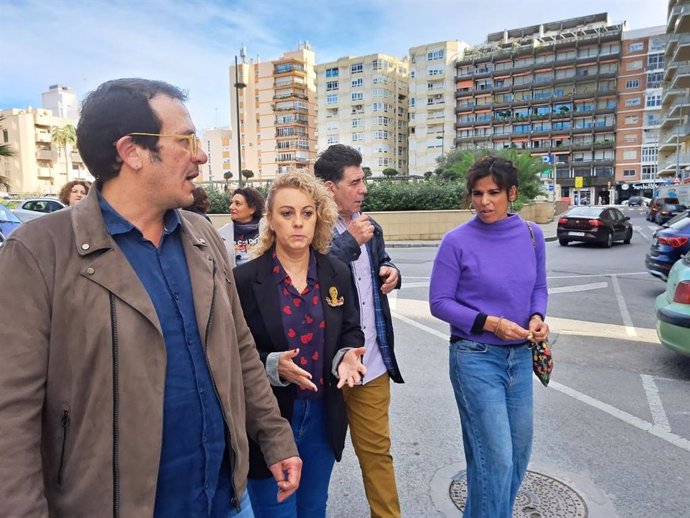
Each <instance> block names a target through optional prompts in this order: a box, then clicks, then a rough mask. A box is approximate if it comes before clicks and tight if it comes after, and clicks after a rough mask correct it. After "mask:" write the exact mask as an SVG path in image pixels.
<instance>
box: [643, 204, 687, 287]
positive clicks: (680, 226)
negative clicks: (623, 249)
mask: <svg viewBox="0 0 690 518" xmlns="http://www.w3.org/2000/svg"><path fill="white" fill-rule="evenodd" d="M688 252H690V218H682V219H680V220H678V221H676V222H675V223H673V224H672V225H671V226H670V227H668V228H662V229H659V230H658V231H657V232H656V233H655V234H654V238H653V240H652V244H651V245H650V247H649V252H647V255H646V256H645V266H646V267H647V271H648V272H649V273H651V274H652V275H654V276H655V277H659V278H660V279H661V280H664V281H665V280H666V279H667V278H668V272H669V271H671V267H672V266H673V264H674V263H675V262H676V261H678V259H680V256H681V255H683V254H686V253H688Z"/></svg>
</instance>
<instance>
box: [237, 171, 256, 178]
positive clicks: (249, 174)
mask: <svg viewBox="0 0 690 518" xmlns="http://www.w3.org/2000/svg"><path fill="white" fill-rule="evenodd" d="M240 174H241V175H242V176H244V179H245V180H249V179H250V178H254V171H252V170H251V169H242V172H241V173H240Z"/></svg>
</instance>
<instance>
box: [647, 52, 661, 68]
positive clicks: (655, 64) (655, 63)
mask: <svg viewBox="0 0 690 518" xmlns="http://www.w3.org/2000/svg"><path fill="white" fill-rule="evenodd" d="M662 68H664V55H663V54H650V55H649V56H648V57H647V70H659V69H662Z"/></svg>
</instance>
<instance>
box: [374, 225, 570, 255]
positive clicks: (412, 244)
mask: <svg viewBox="0 0 690 518" xmlns="http://www.w3.org/2000/svg"><path fill="white" fill-rule="evenodd" d="M539 226H540V227H541V230H542V232H544V239H546V241H547V242H548V241H556V239H558V238H557V237H556V227H557V226H558V219H556V218H554V220H553V221H552V222H551V223H540V224H539ZM439 243H440V241H439V240H437V239H435V240H429V241H423V240H415V241H388V240H386V246H387V247H391V248H418V247H432V248H435V247H437V246H438V245H439Z"/></svg>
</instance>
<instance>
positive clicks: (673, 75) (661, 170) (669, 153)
mask: <svg viewBox="0 0 690 518" xmlns="http://www.w3.org/2000/svg"><path fill="white" fill-rule="evenodd" d="M666 35H667V42H666V49H665V52H664V60H665V62H666V65H665V69H664V90H663V96H662V101H661V128H660V131H659V166H658V175H659V177H661V178H664V179H671V178H677V179H678V180H677V181H682V180H684V179H686V178H690V127H689V124H688V115H689V114H690V1H688V0H670V1H669V3H668V19H667V24H666Z"/></svg>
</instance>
